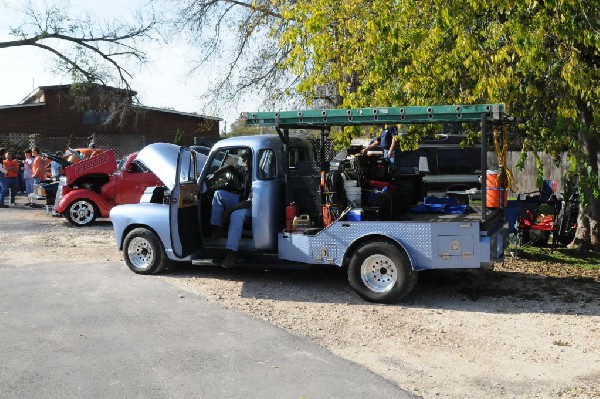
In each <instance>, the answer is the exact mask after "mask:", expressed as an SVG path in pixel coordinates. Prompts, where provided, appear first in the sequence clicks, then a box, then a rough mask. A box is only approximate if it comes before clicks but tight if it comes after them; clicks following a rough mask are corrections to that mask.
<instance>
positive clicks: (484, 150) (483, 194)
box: [481, 112, 487, 221]
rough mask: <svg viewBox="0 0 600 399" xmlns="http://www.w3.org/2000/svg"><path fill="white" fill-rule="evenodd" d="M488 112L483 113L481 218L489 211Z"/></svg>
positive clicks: (483, 218)
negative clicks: (487, 207)
mask: <svg viewBox="0 0 600 399" xmlns="http://www.w3.org/2000/svg"><path fill="white" fill-rule="evenodd" d="M486 202H487V113H485V112H484V113H483V114H481V220H482V221H484V220H485V216H486V213H487V209H486Z"/></svg>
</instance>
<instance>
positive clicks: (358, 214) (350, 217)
mask: <svg viewBox="0 0 600 399" xmlns="http://www.w3.org/2000/svg"><path fill="white" fill-rule="evenodd" d="M362 212H363V210H362V208H354V209H350V210H349V211H348V213H347V214H346V220H347V221H349V222H361V221H362Z"/></svg>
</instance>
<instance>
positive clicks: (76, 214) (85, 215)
mask: <svg viewBox="0 0 600 399" xmlns="http://www.w3.org/2000/svg"><path fill="white" fill-rule="evenodd" d="M69 216H70V217H71V220H73V221H74V222H75V223H77V224H81V225H83V224H88V223H90V222H91V221H92V220H94V206H93V205H92V204H90V203H89V202H87V201H77V202H75V203H74V204H73V205H71V207H70V208H69Z"/></svg>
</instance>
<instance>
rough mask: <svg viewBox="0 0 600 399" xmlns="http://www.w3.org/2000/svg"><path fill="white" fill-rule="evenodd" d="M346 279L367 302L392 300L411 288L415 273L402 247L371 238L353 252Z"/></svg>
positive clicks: (394, 300)
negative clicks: (371, 239)
mask: <svg viewBox="0 0 600 399" xmlns="http://www.w3.org/2000/svg"><path fill="white" fill-rule="evenodd" d="M348 281H349V282H350V286H352V288H354V290H356V292H357V293H358V295H360V296H361V297H363V298H364V299H366V300H367V301H370V302H380V303H393V302H396V301H398V300H400V299H401V298H403V297H405V296H406V295H408V294H409V293H410V292H411V291H412V289H413V288H414V287H415V285H416V283H417V273H416V272H414V271H413V270H412V268H411V265H410V262H409V260H408V256H407V255H406V252H404V250H402V249H401V248H398V246H396V245H394V244H392V243H389V242H386V241H371V242H368V243H366V244H364V245H362V246H361V247H359V248H358V249H357V250H356V251H355V252H354V255H353V256H352V258H351V259H350V264H349V266H348Z"/></svg>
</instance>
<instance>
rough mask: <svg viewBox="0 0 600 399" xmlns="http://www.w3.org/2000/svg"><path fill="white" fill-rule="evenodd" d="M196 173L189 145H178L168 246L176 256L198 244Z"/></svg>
mask: <svg viewBox="0 0 600 399" xmlns="http://www.w3.org/2000/svg"><path fill="white" fill-rule="evenodd" d="M196 175H197V171H196V153H195V152H194V151H192V150H191V149H189V148H182V149H181V150H180V152H179V157H178V160H177V176H176V178H175V186H174V187H173V190H172V192H171V203H170V205H169V225H170V227H171V246H172V248H173V253H174V254H175V255H176V256H177V257H179V258H183V257H186V256H188V255H191V254H192V253H194V252H196V251H199V250H200V248H201V241H200V240H201V237H200V212H199V209H200V207H199V206H198V194H199V191H200V190H199V187H198V184H197V182H196Z"/></svg>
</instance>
